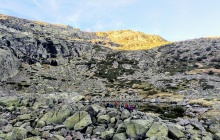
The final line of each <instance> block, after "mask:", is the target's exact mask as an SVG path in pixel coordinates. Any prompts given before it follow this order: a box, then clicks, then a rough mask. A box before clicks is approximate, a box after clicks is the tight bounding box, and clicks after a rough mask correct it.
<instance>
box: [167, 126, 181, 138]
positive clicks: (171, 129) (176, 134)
mask: <svg viewBox="0 0 220 140" xmlns="http://www.w3.org/2000/svg"><path fill="white" fill-rule="evenodd" d="M168 129H169V133H170V134H171V135H172V137H174V138H177V139H180V138H183V137H184V136H185V134H184V133H183V132H182V131H181V130H179V129H178V128H177V127H176V126H175V125H168Z"/></svg>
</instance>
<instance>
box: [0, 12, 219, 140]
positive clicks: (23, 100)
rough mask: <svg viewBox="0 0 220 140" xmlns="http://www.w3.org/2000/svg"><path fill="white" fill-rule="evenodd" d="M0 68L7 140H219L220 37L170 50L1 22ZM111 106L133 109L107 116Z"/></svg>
mask: <svg viewBox="0 0 220 140" xmlns="http://www.w3.org/2000/svg"><path fill="white" fill-rule="evenodd" d="M149 44H150V45H149ZM151 45H152V46H151ZM158 45H162V46H159V47H155V46H158ZM149 47H153V48H151V49H149ZM146 48H147V49H146ZM145 49H146V50H145ZM125 50H126V51H125ZM0 64H1V65H0V139H13V140H14V139H25V138H30V139H48V140H51V139H61V140H62V139H64V138H66V139H92V138H94V139H148V138H149V139H159V138H162V139H167V140H169V139H174V140H175V139H207V140H208V139H210V140H212V139H216V138H219V136H220V134H219V133H220V132H219V131H218V130H220V124H219V121H220V111H219V108H220V96H219V93H220V88H219V87H220V80H219V79H220V38H200V39H191V40H185V41H180V42H174V43H170V42H167V41H166V40H164V39H162V38H161V37H159V36H155V35H146V34H143V33H140V32H135V31H129V30H125V31H123V30H122V31H109V32H104V33H98V32H97V33H94V32H84V31H81V30H79V29H76V28H73V27H70V26H65V25H55V24H50V23H44V22H40V21H31V20H26V19H21V18H16V17H11V16H6V15H0ZM114 101H118V102H119V103H121V102H124V103H129V104H132V105H133V106H134V107H136V108H135V110H134V111H133V112H129V111H128V110H127V109H123V108H121V109H118V108H109V107H106V108H104V107H105V106H106V105H107V104H106V103H107V102H108V103H112V102H114ZM131 101H133V102H131ZM119 108H120V107H119ZM155 129H156V130H159V131H158V132H156V133H154V132H155V131H154V130H155ZM140 130H141V131H140ZM160 130H161V131H163V132H160ZM157 134H161V135H162V136H161V135H159V136H158V135H157Z"/></svg>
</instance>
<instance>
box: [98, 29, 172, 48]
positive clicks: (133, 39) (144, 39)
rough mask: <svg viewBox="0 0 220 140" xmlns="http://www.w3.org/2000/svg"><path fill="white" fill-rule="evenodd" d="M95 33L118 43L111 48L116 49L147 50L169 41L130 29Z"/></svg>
mask: <svg viewBox="0 0 220 140" xmlns="http://www.w3.org/2000/svg"><path fill="white" fill-rule="evenodd" d="M96 35H97V36H101V37H107V38H108V39H109V40H110V41H112V42H114V43H117V44H119V45H120V46H119V47H114V48H113V49H116V50H147V49H151V48H154V47H158V46H162V45H165V44H168V43H170V42H168V41H166V40H164V39H163V38H161V37H160V36H158V35H149V34H145V33H142V32H137V31H131V30H116V31H107V32H96Z"/></svg>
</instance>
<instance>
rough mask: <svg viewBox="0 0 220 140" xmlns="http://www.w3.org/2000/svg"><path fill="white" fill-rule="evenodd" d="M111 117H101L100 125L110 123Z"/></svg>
mask: <svg viewBox="0 0 220 140" xmlns="http://www.w3.org/2000/svg"><path fill="white" fill-rule="evenodd" d="M109 121H110V117H109V116H108V115H101V116H99V117H98V122H99V123H109Z"/></svg>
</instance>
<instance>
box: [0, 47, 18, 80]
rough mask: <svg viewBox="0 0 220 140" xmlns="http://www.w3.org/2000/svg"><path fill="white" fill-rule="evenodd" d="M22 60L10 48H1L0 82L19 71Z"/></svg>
mask: <svg viewBox="0 0 220 140" xmlns="http://www.w3.org/2000/svg"><path fill="white" fill-rule="evenodd" d="M20 64H21V63H20V61H19V60H18V59H17V58H16V57H15V56H14V54H12V53H11V52H10V51H9V50H3V49H0V82H2V81H6V80H7V79H8V78H11V77H13V76H15V75H16V74H17V73H18V67H19V66H20Z"/></svg>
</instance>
